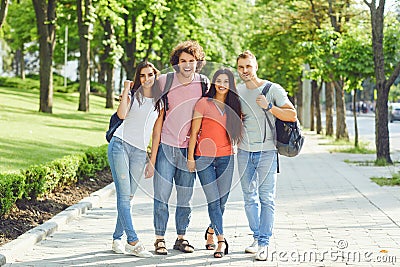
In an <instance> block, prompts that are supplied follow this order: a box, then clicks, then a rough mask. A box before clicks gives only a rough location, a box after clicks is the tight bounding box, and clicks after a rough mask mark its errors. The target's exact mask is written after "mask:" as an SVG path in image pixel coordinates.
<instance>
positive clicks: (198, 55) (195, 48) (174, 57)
mask: <svg viewBox="0 0 400 267" xmlns="http://www.w3.org/2000/svg"><path fill="white" fill-rule="evenodd" d="M182 52H185V53H188V54H190V55H192V56H194V58H195V59H196V61H197V66H196V72H200V71H201V69H202V68H203V66H204V65H205V64H206V59H205V57H206V56H205V53H204V51H203V47H201V45H200V44H199V43H198V42H196V41H193V40H189V41H185V42H182V43H180V44H178V45H177V46H175V48H174V49H173V50H172V52H171V56H170V60H169V62H170V63H171V65H172V66H173V68H174V69H175V71H176V72H179V67H178V63H179V56H180V55H181V54H182Z"/></svg>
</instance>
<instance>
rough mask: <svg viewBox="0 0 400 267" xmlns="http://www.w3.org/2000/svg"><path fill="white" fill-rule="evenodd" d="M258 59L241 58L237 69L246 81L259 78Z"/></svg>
mask: <svg viewBox="0 0 400 267" xmlns="http://www.w3.org/2000/svg"><path fill="white" fill-rule="evenodd" d="M257 69H258V65H257V61H256V60H255V59H254V58H250V57H246V58H239V59H238V62H237V71H238V73H239V76H240V78H241V79H242V80H243V81H244V82H249V81H252V80H254V79H256V78H257Z"/></svg>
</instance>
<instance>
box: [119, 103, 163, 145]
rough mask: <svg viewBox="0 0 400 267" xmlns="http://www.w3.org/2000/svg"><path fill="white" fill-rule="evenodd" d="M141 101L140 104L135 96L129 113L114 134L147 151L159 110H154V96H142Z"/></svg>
mask: <svg viewBox="0 0 400 267" xmlns="http://www.w3.org/2000/svg"><path fill="white" fill-rule="evenodd" d="M141 102H142V103H141V104H140V105H139V102H138V100H137V99H136V97H135V98H134V100H133V104H132V107H131V109H130V111H129V113H128V115H127V116H126V117H125V120H124V121H123V122H122V124H121V125H120V126H119V127H118V129H117V130H116V131H115V133H114V136H116V137H118V138H121V139H122V140H124V141H125V142H127V143H128V144H130V145H132V146H135V147H137V148H139V149H141V150H144V151H146V150H147V146H148V145H149V142H150V137H151V134H152V132H153V126H154V123H155V121H156V120H157V117H158V112H157V111H156V110H154V102H153V98H148V97H142V98H141Z"/></svg>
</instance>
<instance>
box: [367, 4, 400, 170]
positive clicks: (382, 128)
mask: <svg viewBox="0 0 400 267" xmlns="http://www.w3.org/2000/svg"><path fill="white" fill-rule="evenodd" d="M376 2H377V1H376V0H371V1H367V0H364V3H365V4H366V5H367V6H368V8H369V10H370V16H371V26H372V49H373V55H374V72H375V80H376V90H377V102H376V112H375V145H376V157H377V160H384V161H385V162H387V163H389V164H392V163H393V162H392V159H391V157H390V146H389V128H388V119H387V118H388V104H387V102H388V96H389V90H390V87H391V86H392V84H393V83H394V81H395V80H396V78H397V76H399V74H400V61H398V62H397V63H395V64H394V66H395V67H394V70H393V72H392V74H391V75H390V76H389V78H387V77H386V73H385V57H384V49H383V41H384V40H383V37H384V34H383V28H384V9H385V0H379V3H378V5H377V3H376Z"/></svg>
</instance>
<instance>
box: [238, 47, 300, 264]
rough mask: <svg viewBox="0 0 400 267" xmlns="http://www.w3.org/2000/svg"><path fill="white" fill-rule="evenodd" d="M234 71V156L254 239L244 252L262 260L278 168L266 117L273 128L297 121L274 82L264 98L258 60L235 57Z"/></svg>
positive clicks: (246, 53) (269, 231) (244, 55)
mask: <svg viewBox="0 0 400 267" xmlns="http://www.w3.org/2000/svg"><path fill="white" fill-rule="evenodd" d="M237 70H238V72H239V75H240V78H241V79H242V80H243V82H244V83H242V84H239V85H238V87H237V89H238V92H239V96H240V101H241V105H242V112H243V117H244V135H243V140H242V142H240V143H239V146H238V153H237V159H238V169H239V175H240V177H241V186H242V191H243V198H244V202H245V211H246V216H247V220H248V222H249V226H250V229H251V230H252V232H253V238H254V241H253V243H252V244H251V245H250V246H249V247H247V248H246V249H245V252H247V253H256V256H255V258H256V260H263V261H265V260H266V259H267V247H268V245H269V239H270V237H271V235H272V228H273V224H274V209H275V192H276V178H277V166H278V153H277V150H276V147H275V145H274V139H273V138H274V137H273V132H272V130H274V129H271V128H270V127H269V125H268V123H267V121H266V116H269V118H270V120H271V121H272V122H273V123H272V124H273V125H275V123H274V122H275V117H278V118H279V119H281V120H283V121H296V110H295V108H294V107H293V104H292V103H291V102H290V100H289V99H288V97H287V93H286V91H285V90H284V89H283V88H282V87H281V86H280V85H279V84H276V83H273V84H272V86H271V87H270V89H269V91H268V93H267V94H266V96H265V95H263V94H262V90H263V88H264V87H265V85H266V84H267V81H266V80H262V79H260V78H258V77H257V70H258V64H257V60H256V57H255V56H254V55H253V54H252V53H251V52H250V51H248V50H247V51H244V52H243V53H241V54H240V55H239V56H238V58H237ZM260 206H261V207H260Z"/></svg>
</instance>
